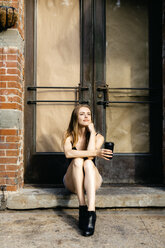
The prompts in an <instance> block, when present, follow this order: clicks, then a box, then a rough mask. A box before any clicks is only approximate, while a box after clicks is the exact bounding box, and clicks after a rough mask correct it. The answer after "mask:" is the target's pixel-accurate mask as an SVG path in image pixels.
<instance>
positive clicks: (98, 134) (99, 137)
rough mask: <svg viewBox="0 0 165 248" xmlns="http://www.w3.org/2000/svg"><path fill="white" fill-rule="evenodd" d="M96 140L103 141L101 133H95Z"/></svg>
mask: <svg viewBox="0 0 165 248" xmlns="http://www.w3.org/2000/svg"><path fill="white" fill-rule="evenodd" d="M96 139H97V140H98V139H99V140H103V141H104V136H103V135H102V134H101V133H96Z"/></svg>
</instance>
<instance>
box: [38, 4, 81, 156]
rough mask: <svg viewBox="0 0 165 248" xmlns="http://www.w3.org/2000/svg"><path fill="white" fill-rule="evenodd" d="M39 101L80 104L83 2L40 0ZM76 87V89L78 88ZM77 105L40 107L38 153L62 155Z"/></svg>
mask: <svg viewBox="0 0 165 248" xmlns="http://www.w3.org/2000/svg"><path fill="white" fill-rule="evenodd" d="M36 8H37V27H36V30H37V51H36V52H37V58H36V60H37V62H36V86H39V87H45V86H46V87H58V86H60V87H73V89H54V88H53V89H51V88H49V89H48V88H46V89H37V94H36V99H37V100H41V101H42V100H45V101H47V100H48V101H53V100H59V101H69V100H70V101H77V100H78V98H79V96H78V91H77V87H78V86H79V82H80V6H79V1H77V0H74V1H67V2H65V1H61V0H56V1H54V0H49V1H45V0H38V1H37V6H36ZM74 87H75V89H74ZM74 106H75V103H65V102H62V103H55V102H40V103H37V104H36V152H62V147H61V139H62V135H63V132H64V130H66V129H67V124H68V120H69V118H70V115H71V111H72V109H73V107H74Z"/></svg>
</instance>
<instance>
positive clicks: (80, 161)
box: [73, 158, 84, 168]
mask: <svg viewBox="0 0 165 248" xmlns="http://www.w3.org/2000/svg"><path fill="white" fill-rule="evenodd" d="M83 164H84V159H82V158H75V159H73V167H75V168H82V167H83Z"/></svg>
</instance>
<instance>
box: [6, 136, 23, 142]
mask: <svg viewBox="0 0 165 248" xmlns="http://www.w3.org/2000/svg"><path fill="white" fill-rule="evenodd" d="M19 140H20V138H19V137H18V136H7V137H6V142H18V141H19Z"/></svg>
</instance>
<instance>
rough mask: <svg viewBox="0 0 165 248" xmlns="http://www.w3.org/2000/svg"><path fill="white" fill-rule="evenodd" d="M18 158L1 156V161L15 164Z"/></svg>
mask: <svg viewBox="0 0 165 248" xmlns="http://www.w3.org/2000/svg"><path fill="white" fill-rule="evenodd" d="M17 160H18V159H17V158H6V157H1V158H0V163H1V164H15V163H17Z"/></svg>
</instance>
